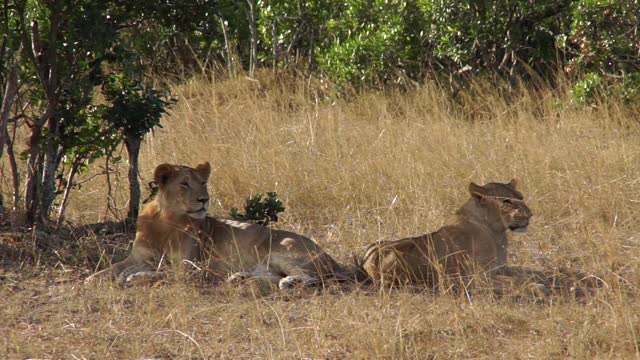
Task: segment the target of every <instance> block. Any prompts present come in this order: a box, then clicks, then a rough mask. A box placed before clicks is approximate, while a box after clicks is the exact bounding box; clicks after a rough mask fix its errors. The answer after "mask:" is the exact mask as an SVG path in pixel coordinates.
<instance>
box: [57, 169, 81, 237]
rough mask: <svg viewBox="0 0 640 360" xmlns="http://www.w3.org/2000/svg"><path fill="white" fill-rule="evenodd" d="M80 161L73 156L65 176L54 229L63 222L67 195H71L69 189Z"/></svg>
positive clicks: (67, 200) (67, 201) (67, 199)
mask: <svg viewBox="0 0 640 360" xmlns="http://www.w3.org/2000/svg"><path fill="white" fill-rule="evenodd" d="M80 164H81V159H80V158H79V157H78V156H75V158H74V159H73V161H72V163H71V169H70V170H69V175H68V176H67V183H66V184H65V186H64V194H63V195H62V203H61V204H60V210H58V218H57V219H56V227H59V226H60V225H62V221H63V220H64V213H65V211H66V210H67V204H68V203H69V195H70V194H71V188H72V186H73V178H74V177H75V176H76V174H77V173H78V168H79V167H80Z"/></svg>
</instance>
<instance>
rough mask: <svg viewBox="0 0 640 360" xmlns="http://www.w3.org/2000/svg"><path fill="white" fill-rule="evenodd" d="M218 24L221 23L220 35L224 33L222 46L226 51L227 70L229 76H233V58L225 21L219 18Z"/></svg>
mask: <svg viewBox="0 0 640 360" xmlns="http://www.w3.org/2000/svg"><path fill="white" fill-rule="evenodd" d="M220 25H222V35H224V47H225V52H226V53H227V54H226V55H227V69H228V70H229V78H234V76H233V64H232V63H233V58H232V56H231V43H230V42H229V34H228V31H227V23H226V21H224V19H222V18H220Z"/></svg>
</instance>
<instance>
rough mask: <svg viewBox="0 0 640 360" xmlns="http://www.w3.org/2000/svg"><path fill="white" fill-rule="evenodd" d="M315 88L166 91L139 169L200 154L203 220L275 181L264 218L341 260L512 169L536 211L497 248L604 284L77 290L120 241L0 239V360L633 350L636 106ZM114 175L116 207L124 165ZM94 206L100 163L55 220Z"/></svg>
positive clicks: (125, 239)
mask: <svg viewBox="0 0 640 360" xmlns="http://www.w3.org/2000/svg"><path fill="white" fill-rule="evenodd" d="M319 89H320V87H318V86H312V85H310V84H308V83H306V82H298V81H284V82H282V83H278V82H275V81H274V80H273V79H272V78H271V77H268V76H263V77H260V78H259V79H257V80H256V79H246V78H245V79H239V80H235V81H222V82H208V81H193V82H191V83H188V84H185V85H181V86H178V87H176V88H175V89H174V93H175V94H176V96H177V98H178V100H179V101H178V103H177V105H176V106H175V107H174V108H173V109H172V110H171V111H170V114H169V115H168V116H167V117H166V118H165V119H164V122H163V124H164V128H163V129H161V130H159V131H156V132H155V134H154V135H153V136H152V137H150V138H149V139H148V141H146V143H145V146H144V150H143V155H142V158H143V159H142V169H141V170H142V177H143V181H144V182H147V181H150V180H151V179H150V176H151V173H152V171H153V168H154V167H155V166H156V165H158V164H160V163H162V162H171V163H186V164H196V163H198V162H202V161H205V160H207V161H210V162H211V163H212V165H213V168H214V171H213V175H212V178H211V181H210V189H211V193H212V196H213V198H214V199H215V201H214V203H213V206H212V210H211V212H212V213H213V214H214V215H217V216H226V215H227V214H228V210H229V209H230V208H231V207H232V206H236V207H241V206H242V204H243V202H244V199H245V198H246V197H247V196H248V195H250V194H252V193H256V192H266V191H277V192H278V194H279V195H280V196H281V198H282V199H283V201H284V203H285V206H286V212H285V214H284V216H283V219H282V220H281V222H280V223H278V225H277V226H278V227H282V228H287V229H290V230H294V231H298V232H302V233H304V234H307V235H309V236H312V237H313V238H315V239H316V240H317V241H318V242H319V243H320V244H321V245H323V246H324V247H325V248H326V249H327V251H328V252H330V253H331V254H334V255H335V256H336V257H338V258H339V259H340V260H342V261H349V259H350V256H351V254H352V253H354V252H355V253H358V252H361V251H362V248H363V247H364V246H366V245H367V244H369V243H371V242H373V241H376V240H380V239H394V238H399V237H403V236H407V235H412V234H418V233H423V232H426V231H430V230H435V229H436V228H438V227H439V226H441V225H442V224H443V223H444V222H445V221H446V220H447V218H448V217H449V216H450V215H451V214H452V213H453V212H454V211H455V210H456V208H457V207H458V206H460V205H461V204H462V203H463V202H464V201H465V199H466V197H467V193H466V188H467V184H468V182H469V181H475V182H478V183H485V182H490V181H502V182H505V181H508V180H510V179H511V178H517V179H518V180H519V181H520V184H521V187H522V191H523V193H524V194H525V197H526V200H527V202H528V204H529V205H530V207H531V208H532V210H533V212H534V218H533V223H532V225H531V227H530V231H529V232H528V233H527V234H524V235H514V236H512V238H511V239H512V242H511V251H510V256H509V261H510V262H511V263H512V264H519V265H523V266H528V267H532V268H537V269H551V268H556V267H567V268H571V269H581V270H584V271H587V272H592V273H596V274H599V275H601V276H602V277H603V279H604V280H605V282H606V283H607V286H605V287H603V288H602V289H599V290H597V291H596V292H595V293H593V294H590V295H588V296H587V297H586V298H585V299H581V301H579V302H578V301H574V300H573V299H571V298H562V297H553V298H551V299H549V300H548V301H547V302H546V303H544V304H536V303H535V302H528V301H524V302H515V301H511V300H510V299H495V298H493V297H491V296H488V295H487V296H475V297H473V298H472V299H466V298H456V297H452V296H450V295H441V296H436V295H433V294H429V293H416V292H411V291H396V292H392V293H390V294H389V293H381V292H379V291H376V290H367V289H358V290H353V291H343V290H340V289H331V290H330V291H325V292H323V293H319V292H313V291H303V292H293V293H286V294H283V293H277V292H269V291H264V290H263V289H260V288H258V287H255V286H247V287H245V288H235V287H233V288H232V287H229V286H225V285H221V286H211V285H206V284H202V283H198V282H193V281H190V280H176V281H173V282H171V283H169V284H166V285H162V286H155V287H143V288H129V289H122V288H120V287H118V286H116V285H113V284H100V285H97V286H83V285H82V281H81V280H82V278H84V277H85V276H87V275H88V274H89V273H90V272H91V271H92V269H93V268H96V267H102V266H104V263H105V261H108V260H109V259H111V258H112V257H115V258H116V260H118V259H120V258H122V257H123V256H124V254H126V252H127V246H129V240H131V236H130V235H123V236H111V237H104V236H96V235H90V236H78V235H74V234H69V233H61V234H58V235H46V234H41V233H37V232H36V233H26V234H4V235H3V236H2V237H1V238H0V256H2V258H1V262H0V264H1V265H2V267H1V268H0V333H1V334H3V336H2V337H1V338H0V354H2V355H1V356H0V358H8V359H14V358H15V359H20V358H28V357H34V358H51V359H63V358H64V359H82V358H87V359H101V358H123V359H141V358H180V359H183V358H189V359H200V358H212V359H215V358H229V359H243V358H246V359H263V358H278V359H280V358H312V359H325V358H326V359H360V358H416V359H435V358H437V359H451V358H473V359H477V358H491V359H494V358H498V359H501V358H504V359H521V358H536V359H543V358H567V357H570V358H627V359H628V358H634V357H635V358H638V357H639V356H640V351H639V347H640V335H639V334H640V305H639V304H640V303H639V302H638V298H639V296H640V291H639V289H638V284H639V283H640V282H639V281H640V258H639V256H640V233H639V230H640V224H639V223H638V219H639V218H640V195H638V194H640V126H639V124H640V122H639V121H640V119H639V117H638V113H637V112H634V111H632V110H630V109H628V108H625V107H623V106H622V105H620V103H618V102H616V101H611V102H610V103H606V104H602V105H601V106H600V107H599V108H587V107H577V106H571V105H570V104H569V101H568V100H567V99H564V98H563V97H562V96H554V95H553V94H552V93H551V92H548V91H538V92H530V91H523V94H522V95H520V96H517V97H515V98H513V99H510V100H509V101H505V100H504V99H501V98H500V97H499V96H497V91H496V89H494V88H491V87H489V86H484V87H483V86H477V88H475V89H474V90H470V91H469V94H468V95H464V94H463V95H461V96H460V97H459V98H458V101H457V102H456V103H453V102H451V101H450V100H448V99H447V98H446V97H445V96H444V95H442V92H441V91H439V90H438V89H437V88H436V87H434V86H429V85H425V86H424V87H423V88H421V89H418V90H416V91H412V92H409V93H395V92H389V93H386V94H375V93H370V94H365V95H361V96H356V97H353V98H352V99H350V101H348V102H347V101H342V100H339V101H332V100H328V99H325V98H322V96H323V95H322V92H321V91H320V90H319ZM472 94H476V95H475V96H474V95H472ZM99 166H100V165H99V164H96V165H95V166H94V169H92V173H99V172H100V170H99ZM119 170H120V171H121V173H122V174H123V175H124V174H125V173H126V169H125V165H123V164H121V165H119ZM85 176H86V177H89V176H91V174H87V175H85ZM7 181H8V180H7V179H2V182H3V186H4V185H5V183H6V182H7ZM112 181H113V182H112V186H113V188H114V189H115V191H116V193H117V195H118V196H117V204H116V205H117V206H120V207H121V208H123V210H122V211H124V208H125V207H126V203H125V202H124V200H123V199H124V198H125V197H124V191H125V189H126V183H125V181H126V177H125V176H120V177H116V178H115V179H112ZM105 204H106V181H105V179H104V177H103V176H98V177H95V178H93V179H92V180H91V181H89V182H88V183H86V184H84V186H83V187H82V189H81V190H80V191H79V192H77V193H75V194H74V197H73V198H72V205H71V209H70V213H69V217H70V218H72V219H74V221H76V222H78V223H88V222H95V221H99V220H102V219H103V217H104V214H105V207H106V205H105Z"/></svg>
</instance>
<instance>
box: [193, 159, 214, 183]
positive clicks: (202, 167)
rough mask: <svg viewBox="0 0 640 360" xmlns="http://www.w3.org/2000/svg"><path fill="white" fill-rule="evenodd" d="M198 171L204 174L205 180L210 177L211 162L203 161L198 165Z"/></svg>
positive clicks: (201, 174)
mask: <svg viewBox="0 0 640 360" xmlns="http://www.w3.org/2000/svg"><path fill="white" fill-rule="evenodd" d="M196 171H197V172H198V173H199V174H200V176H202V178H203V179H204V180H207V179H209V175H211V164H209V162H208V161H205V162H203V163H202V164H199V165H198V166H196Z"/></svg>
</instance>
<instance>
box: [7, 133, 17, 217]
mask: <svg viewBox="0 0 640 360" xmlns="http://www.w3.org/2000/svg"><path fill="white" fill-rule="evenodd" d="M17 130H18V123H17V120H16V121H15V122H14V124H13V134H12V135H11V138H9V136H7V155H8V156H9V166H11V176H12V178H13V204H12V208H11V210H12V211H14V212H16V211H18V205H19V204H20V173H19V172H18V163H17V161H16V154H15V153H14V151H13V144H14V143H15V141H16V133H17Z"/></svg>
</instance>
